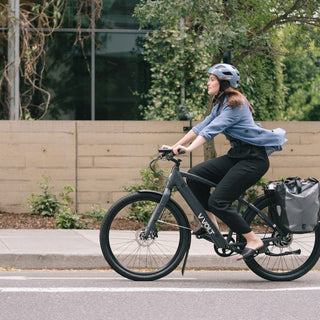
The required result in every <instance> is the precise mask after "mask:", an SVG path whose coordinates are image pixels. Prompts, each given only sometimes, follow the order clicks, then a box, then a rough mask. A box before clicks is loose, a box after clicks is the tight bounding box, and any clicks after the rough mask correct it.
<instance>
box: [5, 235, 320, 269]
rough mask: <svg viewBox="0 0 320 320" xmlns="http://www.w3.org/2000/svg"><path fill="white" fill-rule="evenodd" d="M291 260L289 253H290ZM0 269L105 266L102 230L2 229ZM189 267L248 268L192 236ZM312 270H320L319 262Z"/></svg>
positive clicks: (92, 267) (106, 266)
mask: <svg viewBox="0 0 320 320" xmlns="http://www.w3.org/2000/svg"><path fill="white" fill-rule="evenodd" d="M288 257H289V259H290V256H288ZM0 268H17V269H105V268H109V266H108V264H107V262H106V261H105V260H104V257H103V255H102V252H101V249H100V244H99V230H60V229H58V230H35V229H32V230H30V229H21V230H15V229H0ZM186 269H189V270H192V269H202V270H245V269H248V267H247V266H246V264H245V263H244V262H243V261H236V256H231V257H227V258H222V257H219V256H218V255H217V254H216V253H215V251H214V248H213V244H212V243H210V242H208V241H205V240H198V239H196V238H195V237H192V240H191V248H190V252H189V257H188V262H187V265H186ZM313 270H320V261H318V263H317V264H316V266H315V267H314V268H313Z"/></svg>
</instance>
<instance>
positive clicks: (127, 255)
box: [100, 192, 191, 280]
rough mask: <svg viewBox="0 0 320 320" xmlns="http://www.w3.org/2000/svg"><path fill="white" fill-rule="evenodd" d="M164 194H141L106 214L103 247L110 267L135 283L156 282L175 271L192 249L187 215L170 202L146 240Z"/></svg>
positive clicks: (131, 195)
mask: <svg viewBox="0 0 320 320" xmlns="http://www.w3.org/2000/svg"><path fill="white" fill-rule="evenodd" d="M161 196H162V195H161V194H158V193H154V192H137V193H134V194H130V195H128V196H126V197H124V198H122V199H120V200H119V201H118V202H116V203H115V204H114V205H113V206H112V207H111V208H110V210H109V211H108V212H107V214H106V215H105V217H104V219H103V221H102V224H101V229H100V245H101V249H102V252H103V255H104V257H105V259H106V260H107V262H108V263H109V265H110V266H111V267H112V268H113V269H114V270H115V271H117V272H118V273H119V274H121V275H122V276H124V277H126V278H129V279H132V280H156V279H159V278H161V277H164V276H166V275H167V274H169V273H170V272H171V271H173V270H174V269H175V268H176V267H177V266H178V265H179V263H180V262H181V260H182V259H183V257H184V255H185V252H186V251H187V250H188V249H189V246H190V239H191V233H190V225H189V222H188V219H187V217H186V215H185V213H184V212H183V211H182V209H181V208H180V206H178V205H177V204H176V203H175V202H174V201H172V200H170V201H169V202H168V204H167V205H166V207H165V208H164V210H163V211H162V213H161V215H160V217H159V219H158V220H157V222H156V225H155V228H154V230H152V231H151V234H150V236H149V237H148V238H147V239H145V238H144V229H145V225H146V223H145V222H144V221H148V218H149V217H150V216H151V214H152V212H153V210H154V208H155V207H156V205H157V204H158V203H159V201H160V200H161Z"/></svg>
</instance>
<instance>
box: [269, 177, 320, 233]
mask: <svg viewBox="0 0 320 320" xmlns="http://www.w3.org/2000/svg"><path fill="white" fill-rule="evenodd" d="M275 197H276V204H277V213H278V216H279V223H280V226H281V228H282V229H283V230H284V231H286V232H290V233H308V232H312V231H314V229H315V228H316V226H317V225H318V221H319V211H320V201H319V197H320V192H319V182H318V180H317V179H315V178H307V179H301V178H299V177H289V178H286V179H284V180H282V182H280V181H278V182H277V183H276V186H275Z"/></svg>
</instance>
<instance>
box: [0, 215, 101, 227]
mask: <svg viewBox="0 0 320 320" xmlns="http://www.w3.org/2000/svg"><path fill="white" fill-rule="evenodd" d="M100 224H101V222H100V221H93V222H90V223H88V226H87V227H88V229H93V230H94V229H100ZM0 229H58V227H57V225H56V219H55V217H43V216H38V215H30V214H29V213H7V212H0Z"/></svg>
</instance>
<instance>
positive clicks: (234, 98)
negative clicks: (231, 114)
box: [220, 80, 254, 113]
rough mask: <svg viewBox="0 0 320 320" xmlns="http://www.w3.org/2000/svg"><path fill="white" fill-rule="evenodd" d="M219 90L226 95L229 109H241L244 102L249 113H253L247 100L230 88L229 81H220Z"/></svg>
mask: <svg viewBox="0 0 320 320" xmlns="http://www.w3.org/2000/svg"><path fill="white" fill-rule="evenodd" d="M224 88H226V89H224ZM220 89H221V90H223V92H224V93H225V94H226V95H227V104H228V105H229V106H230V107H231V108H235V107H237V106H238V107H240V108H241V107H242V104H243V100H244V101H245V102H246V103H247V105H248V106H249V109H250V111H251V112H252V113H254V109H253V108H252V107H251V105H250V103H249V101H248V100H247V98H246V97H245V96H244V95H243V94H242V93H241V92H239V91H237V90H235V89H233V88H231V87H230V85H229V81H225V80H222V81H220Z"/></svg>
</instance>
